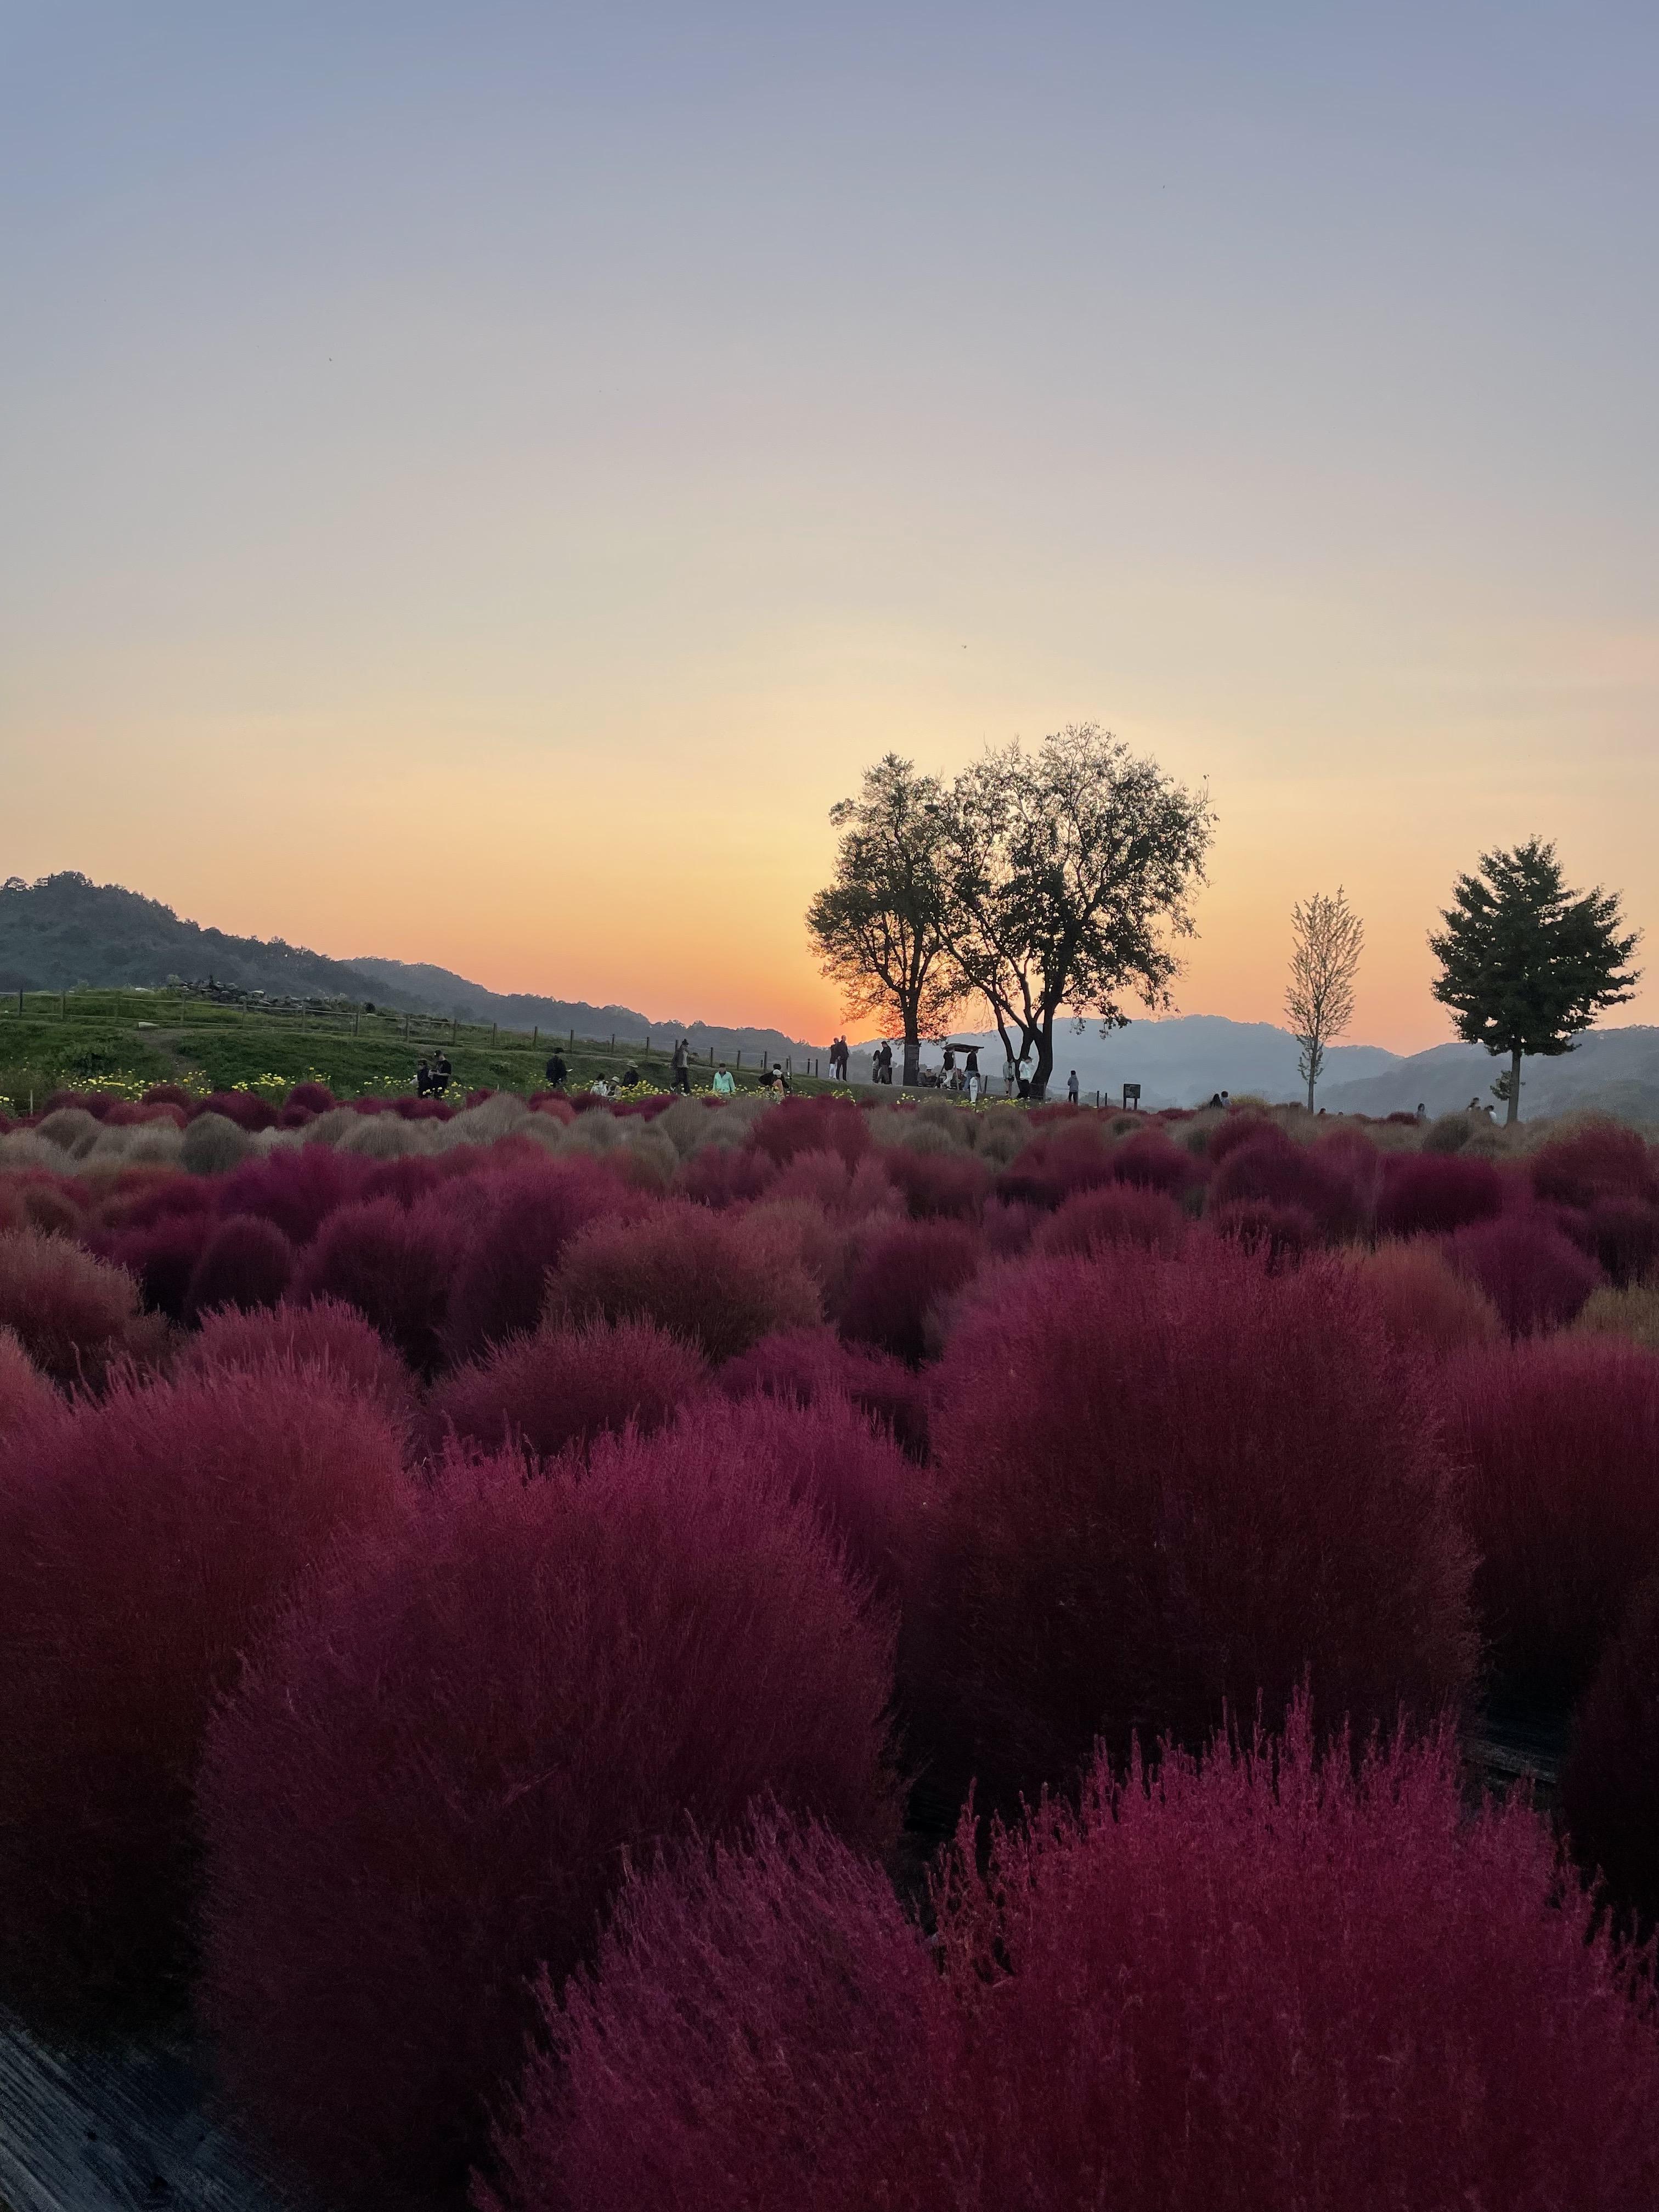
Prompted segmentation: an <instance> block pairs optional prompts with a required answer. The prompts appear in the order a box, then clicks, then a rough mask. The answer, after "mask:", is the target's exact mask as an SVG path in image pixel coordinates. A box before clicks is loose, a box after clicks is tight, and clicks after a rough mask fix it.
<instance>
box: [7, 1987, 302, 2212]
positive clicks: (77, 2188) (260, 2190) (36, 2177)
mask: <svg viewBox="0 0 1659 2212" xmlns="http://www.w3.org/2000/svg"><path fill="white" fill-rule="evenodd" d="M204 2092H205V2085H204V2081H203V2077H202V2075H201V2073H200V2071H199V2069H197V2067H195V2066H194V2065H192V2063H191V2060H190V2057H189V2056H188V2054H187V2053H185V2052H183V2051H169V2050H160V2049H133V2048H125V2049H120V2050H112V2051H90V2052H88V2051H76V2052H73V2053H66V2052H59V2051H50V2050H48V2049H46V2047H45V2046H44V2045H41V2044H39V2043H37V2042H36V2041H35V2040H34V2039H33V2036H31V2035H30V2034H29V2033H28V2031H27V2029H26V2028H25V2027H22V2025H21V2022H19V2021H17V2019H16V2018H15V2016H14V2015H12V2014H10V2013H8V2012H5V2011H4V2010H0V2212H140V2208H142V2212H302V2208H301V2206H300V2205H299V2204H298V2203H297V2202H296V2200H295V2198H294V2197H292V2196H291V2195H289V2194H286V2193H284V2192H283V2191H282V2190H280V2189H279V2188H278V2187H277V2186H276V2184H275V2183H274V2182H273V2181H272V2179H270V2175H269V2174H267V2173H266V2172H264V2170H263V2169H262V2167H261V2166H259V2165H258V2162H257V2161H256V2160H254V2159H252V2158H251V2157H250V2156H249V2154H247V2152H246V2150H245V2149H244V2148H243V2147H242V2146H241V2145H240V2143H239V2142H236V2140H235V2139H234V2136H232V2135H231V2134H230V2132H229V2131H228V2130H227V2129H226V2128H225V2127H223V2126H222V2125H221V2124H219V2123H218V2122H217V2121H216V2119H214V2118H210V2114H209V2107H208V2104H207V2100H206V2096H205V2093H204Z"/></svg>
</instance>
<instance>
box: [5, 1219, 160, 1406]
mask: <svg viewBox="0 0 1659 2212" xmlns="http://www.w3.org/2000/svg"><path fill="white" fill-rule="evenodd" d="M137 1318H138V1286H137V1284H136V1283H135V1282H134V1281H133V1279H132V1277H131V1275H129V1274H127V1273H125V1270H124V1269H122V1268H119V1267H110V1266H108V1265H106V1263H105V1262H104V1261H101V1260H94V1258H93V1256H92V1255H91V1254H90V1253H89V1252H83V1251H82V1249H81V1248H80V1246H79V1245H77V1244H71V1243H69V1242H68V1241H67V1240H66V1239H65V1238H64V1237H42V1236H40V1235H37V1234H36V1233H35V1232H34V1231H32V1230H27V1229H20V1230H14V1231H10V1232H9V1233H7V1234H4V1235H0V1328H9V1329H10V1330H11V1331H12V1333H13V1334H14V1335H15V1337H16V1338H17V1340H18V1342H19V1343H20V1344H21V1346H22V1347H23V1349H24V1351H25V1352H27V1354H28V1356H29V1358H30V1359H31V1360H32V1361H33V1364H35V1366H37V1367H38V1368H39V1369H40V1371H41V1372H42V1374H44V1375H49V1376H51V1377H52V1380H53V1382H55V1383H81V1382H86V1383H96V1382H98V1381H99V1380H100V1377H101V1376H102V1375H103V1372H104V1370H105V1369H106V1367H107V1366H108V1364H109V1363H110V1361H111V1360H112V1358H116V1357H117V1356H118V1354H119V1352H121V1351H122V1350H123V1349H124V1348H125V1345H126V1343H127V1340H128V1339H129V1337H130V1336H131V1333H132V1329H133V1325H134V1323H135V1322H137Z"/></svg>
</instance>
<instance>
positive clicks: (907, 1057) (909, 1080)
mask: <svg viewBox="0 0 1659 2212" xmlns="http://www.w3.org/2000/svg"><path fill="white" fill-rule="evenodd" d="M920 1074H921V1038H920V1037H919V1036H917V1035H916V1028H915V1023H914V1022H913V1021H908V1022H906V1024H904V1087H905V1089H906V1090H907V1091H914V1090H915V1087H916V1079H917V1078H918V1076H919V1075H920Z"/></svg>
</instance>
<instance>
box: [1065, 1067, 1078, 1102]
mask: <svg viewBox="0 0 1659 2212" xmlns="http://www.w3.org/2000/svg"><path fill="white" fill-rule="evenodd" d="M1066 1097H1067V1098H1068V1099H1069V1100H1070V1101H1071V1103H1072V1104H1073V1106H1075V1105H1076V1104H1077V1070H1076V1068H1073V1070H1072V1072H1071V1073H1070V1074H1069V1075H1068V1076H1067V1077H1066Z"/></svg>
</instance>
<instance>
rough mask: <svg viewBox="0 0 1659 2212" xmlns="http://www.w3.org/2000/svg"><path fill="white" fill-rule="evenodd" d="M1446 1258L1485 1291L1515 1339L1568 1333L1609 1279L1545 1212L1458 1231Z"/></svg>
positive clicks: (1450, 1240) (1513, 1215)
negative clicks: (1559, 1331) (1567, 1327)
mask: <svg viewBox="0 0 1659 2212" xmlns="http://www.w3.org/2000/svg"><path fill="white" fill-rule="evenodd" d="M1446 1252H1447V1256H1448V1257H1449V1260H1450V1261H1451V1263H1452V1265H1453V1267H1455V1268H1456V1270H1457V1272H1458V1273H1459V1274H1460V1275H1464V1276H1467V1277H1468V1279H1469V1281H1470V1282H1472V1283H1478V1284H1479V1285H1480V1288H1481V1289H1482V1290H1483V1291H1485V1292H1486V1296H1487V1297H1489V1298H1490V1299H1491V1300H1492V1304H1494V1305H1495V1306H1496V1307H1497V1309H1498V1312H1499V1314H1500V1315H1501V1316H1503V1320H1504V1326H1505V1327H1506V1328H1508V1329H1509V1331H1510V1334H1512V1335H1515V1336H1532V1335H1535V1334H1540V1333H1541V1332H1542V1331H1544V1330H1547V1329H1553V1328H1565V1325H1566V1323H1567V1322H1570V1321H1571V1320H1572V1318H1573V1316H1575V1315H1576V1314H1577V1311H1578V1310H1579V1308H1580V1307H1581V1306H1583V1304H1584V1303H1585V1301H1586V1300H1587V1299H1588V1298H1589V1294H1590V1292H1591V1291H1593V1290H1595V1287H1596V1285H1598V1284H1599V1283H1600V1282H1601V1280H1602V1279H1603V1278H1602V1274H1601V1269H1600V1267H1597V1266H1596V1264H1595V1261H1594V1260H1592V1259H1591V1258H1589V1255H1588V1254H1586V1253H1584V1252H1582V1251H1580V1249H1578V1247H1577V1245H1576V1244H1575V1243H1573V1241H1572V1239H1571V1237H1568V1236H1567V1235H1566V1234H1565V1232H1564V1231H1562V1230H1560V1229H1559V1228H1558V1227H1557V1226H1556V1225H1555V1223H1554V1222H1553V1221H1552V1220H1551V1219H1550V1218H1549V1216H1548V1215H1547V1214H1546V1213H1543V1212H1526V1213H1509V1214H1504V1215H1503V1216H1502V1217H1500V1218H1499V1219H1498V1220H1496V1221H1481V1222H1477V1223H1475V1224H1474V1225H1473V1226H1472V1227H1471V1228H1468V1229H1460V1230H1457V1231H1455V1233H1454V1234H1453V1235H1452V1236H1451V1237H1448V1239H1447V1240H1446Z"/></svg>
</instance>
